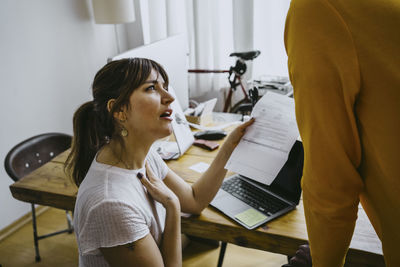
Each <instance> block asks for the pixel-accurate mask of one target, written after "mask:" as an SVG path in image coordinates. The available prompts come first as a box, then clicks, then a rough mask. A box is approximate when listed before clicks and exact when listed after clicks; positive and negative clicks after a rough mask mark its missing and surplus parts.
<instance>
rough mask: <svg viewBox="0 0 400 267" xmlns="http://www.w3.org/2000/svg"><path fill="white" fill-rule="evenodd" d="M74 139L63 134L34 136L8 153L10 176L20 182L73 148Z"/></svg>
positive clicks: (7, 164)
mask: <svg viewBox="0 0 400 267" xmlns="http://www.w3.org/2000/svg"><path fill="white" fill-rule="evenodd" d="M71 141H72V137H71V136H70V135H67V134H63V133H45V134H40V135H36V136H33V137H31V138H29V139H27V140H24V141H22V142H21V143H19V144H18V145H16V146H14V147H13V148H12V149H11V150H10V152H8V154H7V156H6V158H5V160H4V167H5V169H6V172H7V173H8V175H9V176H10V177H11V178H12V179H13V180H14V181H18V180H19V179H20V178H22V177H23V176H25V175H27V174H28V173H30V172H32V171H33V170H35V169H37V168H39V167H40V166H41V165H43V164H45V163H46V162H48V161H50V160H51V159H52V158H54V157H55V156H57V155H58V154H60V153H61V152H63V151H65V150H67V149H68V148H69V147H70V146H71Z"/></svg>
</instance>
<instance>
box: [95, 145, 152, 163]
mask: <svg viewBox="0 0 400 267" xmlns="http://www.w3.org/2000/svg"><path fill="white" fill-rule="evenodd" d="M151 145H152V142H151V143H149V142H144V140H140V142H138V141H135V140H130V139H128V138H125V139H124V141H123V143H120V142H119V141H116V140H113V139H111V141H110V143H109V144H107V145H105V146H104V148H103V149H102V151H101V152H100V153H99V156H98V158H97V160H98V161H100V162H102V163H106V164H109V165H113V166H116V167H121V168H124V169H134V170H136V169H140V168H142V167H143V166H144V165H143V164H144V160H145V158H146V156H147V154H148V152H149V149H150V147H151Z"/></svg>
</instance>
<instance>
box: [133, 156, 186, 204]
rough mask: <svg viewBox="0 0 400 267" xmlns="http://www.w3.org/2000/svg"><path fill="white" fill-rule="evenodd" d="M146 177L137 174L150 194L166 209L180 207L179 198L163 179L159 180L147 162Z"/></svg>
mask: <svg viewBox="0 0 400 267" xmlns="http://www.w3.org/2000/svg"><path fill="white" fill-rule="evenodd" d="M146 176H147V177H146ZM146 176H144V175H143V174H142V173H138V174H137V177H138V178H139V180H140V181H141V182H142V184H143V185H144V186H145V187H146V189H147V192H149V194H150V195H151V196H152V197H153V199H154V200H156V201H158V202H160V203H161V204H162V205H163V206H164V207H165V208H167V207H168V206H170V205H174V206H177V207H180V205H179V199H178V197H177V196H176V195H175V194H174V192H172V191H171V190H170V189H169V188H168V187H167V186H166V185H165V184H164V182H163V181H162V180H161V179H158V178H157V177H156V176H155V175H154V173H153V172H152V171H151V169H150V167H149V165H148V163H147V162H146Z"/></svg>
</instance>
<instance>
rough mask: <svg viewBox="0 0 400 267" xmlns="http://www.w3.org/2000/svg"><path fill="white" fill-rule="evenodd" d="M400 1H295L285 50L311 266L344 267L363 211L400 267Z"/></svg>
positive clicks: (390, 263) (390, 259)
mask: <svg viewBox="0 0 400 267" xmlns="http://www.w3.org/2000/svg"><path fill="white" fill-rule="evenodd" d="M399 27H400V1H399V0H363V1H359V0H292V3H291V6H290V9H289V13H288V16H287V21H286V30H285V44H286V50H287V54H288V66H289V75H290V79H291V82H292V84H293V86H294V98H295V103H296V117H297V122H298V126H299V130H300V134H301V137H302V140H303V145H304V151H305V165H304V171H303V180H302V187H303V203H304V210H305V216H306V222H307V230H308V236H309V241H310V248H311V256H312V261H313V266H316V267H318V266H323V267H329V266H342V265H343V264H344V260H345V255H346V252H347V250H348V247H349V245H350V241H351V237H352V234H353V231H354V226H355V221H356V219H357V210H358V204H359V202H361V204H362V206H363V208H364V210H365V212H366V213H367V215H368V217H369V219H370V221H371V223H372V225H373V226H374V228H375V231H376V232H377V234H378V236H379V238H380V239H381V241H382V246H383V253H384V257H385V262H386V265H387V266H400V253H399V251H398V248H399V245H400V230H399V224H400V164H399V163H400V162H399V160H398V159H399V156H398V154H399V153H400V33H399Z"/></svg>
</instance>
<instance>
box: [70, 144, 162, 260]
mask: <svg viewBox="0 0 400 267" xmlns="http://www.w3.org/2000/svg"><path fill="white" fill-rule="evenodd" d="M146 161H147V162H148V163H149V165H150V168H151V170H152V171H153V173H154V174H155V176H156V177H159V178H161V179H164V178H165V176H166V175H167V172H168V170H169V169H168V167H167V165H166V164H165V162H164V161H163V160H162V159H161V157H160V156H159V155H158V154H157V152H155V151H153V150H152V149H151V150H150V152H149V153H148V155H147V156H146ZM138 172H142V173H143V174H144V175H145V173H146V172H145V168H142V169H139V170H127V169H122V168H118V167H114V166H110V165H106V164H102V163H99V162H97V161H96V157H95V159H94V160H93V162H92V165H91V166H90V168H89V171H88V173H87V174H86V177H85V179H84V180H83V182H82V183H81V185H80V186H79V190H78V196H77V199H76V203H75V210H74V228H75V234H76V238H77V242H78V248H79V266H80V267H89V266H96V267H101V266H109V264H108V263H107V262H106V260H105V258H104V257H103V255H102V254H101V252H100V250H99V248H100V247H114V246H118V245H123V244H128V243H131V242H134V241H136V240H138V239H141V238H143V237H145V236H146V235H147V234H148V233H149V232H150V233H151V235H152V236H153V238H154V240H155V241H156V243H157V244H158V245H160V242H161V237H162V233H163V231H164V225H165V216H166V215H165V209H164V207H163V206H162V205H161V204H160V203H158V202H156V201H154V200H153V199H152V198H151V197H150V196H149V195H148V194H147V191H146V189H145V188H144V186H143V185H142V184H141V182H140V181H139V179H138V178H137V177H136V174H137V173H138Z"/></svg>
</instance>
